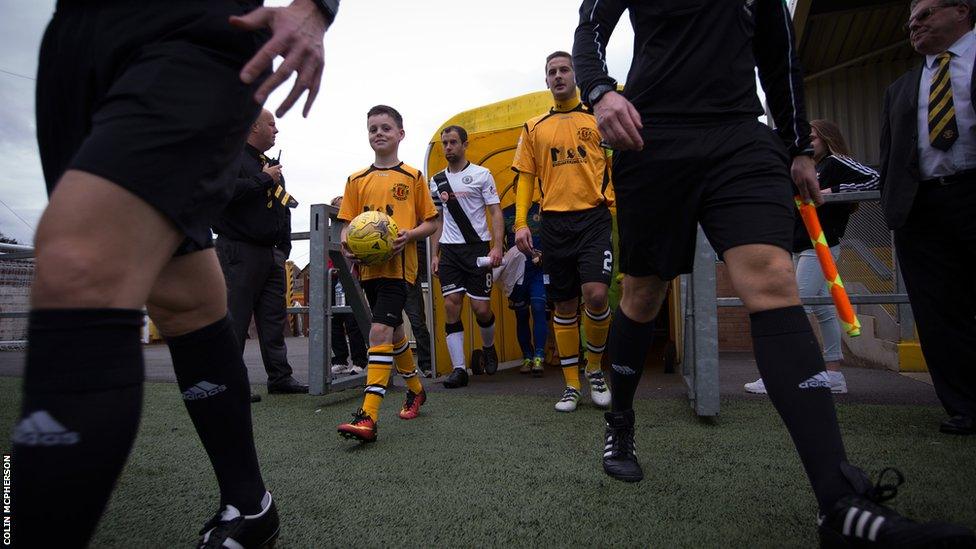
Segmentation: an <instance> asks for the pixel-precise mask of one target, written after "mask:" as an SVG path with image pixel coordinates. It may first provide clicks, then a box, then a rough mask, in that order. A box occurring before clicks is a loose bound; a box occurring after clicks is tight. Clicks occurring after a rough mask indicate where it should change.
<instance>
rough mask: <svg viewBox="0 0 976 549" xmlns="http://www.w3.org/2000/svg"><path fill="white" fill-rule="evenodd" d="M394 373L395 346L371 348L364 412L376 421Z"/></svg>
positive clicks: (375, 346)
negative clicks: (391, 374) (391, 375)
mask: <svg viewBox="0 0 976 549" xmlns="http://www.w3.org/2000/svg"><path fill="white" fill-rule="evenodd" d="M392 371H393V345H391V344H389V343H384V344H382V345H374V346H372V347H370V348H369V366H367V367H366V389H365V393H366V397H365V398H363V411H365V412H366V413H367V414H369V417H371V418H373V421H376V418H378V417H379V414H380V404H381V403H382V402H383V396H384V395H386V386H387V385H388V384H389V383H390V373H391V372H392Z"/></svg>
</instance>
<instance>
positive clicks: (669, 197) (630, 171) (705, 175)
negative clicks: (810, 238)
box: [613, 120, 796, 280]
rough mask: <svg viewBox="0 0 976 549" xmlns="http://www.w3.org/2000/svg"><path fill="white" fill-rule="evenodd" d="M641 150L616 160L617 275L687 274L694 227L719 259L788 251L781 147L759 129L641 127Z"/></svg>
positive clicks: (790, 218) (744, 124)
mask: <svg viewBox="0 0 976 549" xmlns="http://www.w3.org/2000/svg"><path fill="white" fill-rule="evenodd" d="M641 136H642V137H643V138H644V149H643V150H641V151H615V152H614V157H613V185H614V191H615V193H616V198H617V227H618V231H619V233H620V234H619V236H620V242H619V245H620V250H619V253H620V272H622V273H626V274H629V275H632V276H649V275H656V276H658V277H660V278H661V279H663V280H670V279H672V278H674V277H675V276H677V275H679V274H681V273H690V272H691V269H692V266H693V264H694V254H695V240H696V238H697V226H698V224H699V223H700V224H701V226H702V228H703V229H704V231H705V235H706V236H707V237H708V240H709V242H710V243H711V244H712V247H713V248H714V249H715V251H716V252H717V253H718V254H719V257H722V254H724V253H725V252H726V251H727V250H729V249H730V248H733V247H736V246H741V245H743V244H771V245H774V246H778V247H780V248H783V249H784V250H786V251H787V252H789V251H790V250H791V249H792V246H793V223H794V218H795V210H796V206H795V205H794V202H793V189H794V187H793V182H792V179H791V177H790V174H789V168H788V166H789V162H790V160H789V157H788V156H787V153H786V148H785V147H784V146H783V143H782V142H781V141H780V140H779V138H778V137H777V136H776V134H775V133H773V130H771V129H770V128H769V127H768V126H766V125H765V124H762V123H760V122H759V121H757V120H745V121H735V122H730V123H726V124H716V123H714V122H713V123H709V124H697V125H695V124H688V123H680V124H679V123H673V124H664V123H657V124H655V123H653V122H651V123H645V124H644V129H643V130H641Z"/></svg>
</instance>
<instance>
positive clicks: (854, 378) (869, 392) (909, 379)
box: [0, 338, 939, 405]
mask: <svg viewBox="0 0 976 549" xmlns="http://www.w3.org/2000/svg"><path fill="white" fill-rule="evenodd" d="M287 345H288V360H289V362H290V363H291V365H292V368H294V370H295V377H296V378H297V379H299V380H300V381H303V382H304V381H306V380H307V379H308V339H306V338H289V339H288V340H287ZM24 356H25V353H24V352H23V351H4V352H0V376H20V375H21V373H22V371H23V364H24ZM145 358H146V379H147V380H149V381H161V382H174V381H175V378H174V376H173V368H172V364H171V362H170V355H169V349H168V348H167V347H166V345H158V344H157V345H147V346H146V348H145ZM244 362H245V364H247V368H248V375H249V378H250V380H251V383H253V384H255V385H264V384H265V383H267V379H268V378H267V375H266V374H265V372H264V367H263V365H262V363H261V353H260V351H259V349H258V344H257V341H255V340H248V342H247V346H246V348H245V351H244ZM719 365H720V373H719V382H720V391H721V395H722V398H752V399H765V398H766V397H765V396H764V395H750V394H748V393H746V392H745V391H744V390H743V388H742V385H743V384H744V383H747V382H750V381H754V380H755V379H756V378H758V377H759V374H758V371H757V370H756V363H755V360H754V359H753V357H752V354H751V353H732V352H729V353H722V354H721V357H720V362H719ZM518 366H519V363H517V362H509V363H506V364H504V365H502V369H501V370H499V372H498V373H497V374H496V375H494V376H486V375H482V376H471V383H470V385H469V386H468V387H466V388H463V389H453V391H457V392H466V393H471V394H527V395H541V396H551V397H552V398H553V399H554V402H555V399H558V398H559V396H561V395H562V389H563V381H562V374H561V372H560V371H559V369H558V368H552V367H550V368H547V369H546V372H545V375H544V376H543V377H542V378H533V377H531V376H527V375H520V374H519V373H518V368H517V367H518ZM844 375H845V376H846V377H847V385H848V388H849V390H850V392H849V393H848V394H846V395H836V399H837V401H838V402H856V403H874V404H921V405H938V404H939V401H938V399H937V398H936V396H935V391H934V390H933V388H932V386H931V381H929V378H928V376H927V375H925V374H921V375H919V374H912V375H911V376H908V375H902V374H898V373H896V372H891V371H888V370H876V369H868V368H845V369H844ZM435 381H436V380H435ZM395 384H396V385H402V380H400V379H399V378H396V381H395ZM424 385H425V386H426V387H427V388H428V389H429V390H430V391H431V392H438V391H445V390H447V389H444V388H443V386H442V385H441V384H440V383H437V382H432V381H431V380H424ZM261 392H263V391H261ZM586 394H588V391H587V390H586V389H584V395H586ZM685 396H686V389H685V386H684V383H683V381H682V378H681V376H680V375H678V374H665V373H664V372H663V368H657V369H651V370H650V371H648V372H646V373H645V375H644V377H643V379H642V380H641V386H640V388H639V389H638V393H637V397H638V398H685ZM289 398H290V397H289ZM585 399H586V397H585V396H584V401H585Z"/></svg>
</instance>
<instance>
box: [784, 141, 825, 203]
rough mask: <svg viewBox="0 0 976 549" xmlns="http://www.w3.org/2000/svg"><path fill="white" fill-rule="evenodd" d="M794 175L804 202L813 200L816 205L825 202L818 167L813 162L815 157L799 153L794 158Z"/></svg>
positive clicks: (791, 170)
mask: <svg viewBox="0 0 976 549" xmlns="http://www.w3.org/2000/svg"><path fill="white" fill-rule="evenodd" d="M790 172H791V174H792V175H793V183H795V184H796V190H797V191H799V193H800V198H802V199H803V201H804V202H806V201H807V200H812V201H813V205H814V206H820V205H821V204H823V202H824V200H823V196H821V195H820V182H819V181H818V180H817V168H816V166H815V165H814V163H813V158H811V157H809V156H806V155H802V154H801V155H799V156H796V157H794V158H793V166H792V167H791V168H790Z"/></svg>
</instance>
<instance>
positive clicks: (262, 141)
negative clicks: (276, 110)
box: [247, 109, 278, 152]
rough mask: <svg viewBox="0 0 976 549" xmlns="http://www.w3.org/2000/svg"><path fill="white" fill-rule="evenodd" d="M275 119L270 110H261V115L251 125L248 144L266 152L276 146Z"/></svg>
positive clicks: (276, 131)
mask: <svg viewBox="0 0 976 549" xmlns="http://www.w3.org/2000/svg"><path fill="white" fill-rule="evenodd" d="M277 133H278V128H277V127H276V126H275V117H274V115H273V114H271V111H269V110H268V109H261V114H259V115H258V118H257V120H255V121H254V124H252V125H251V133H250V134H248V136H247V143H248V144H249V145H250V146H252V147H254V148H255V149H257V150H259V151H261V152H264V151H266V150H268V149H270V148H271V147H273V146H274V144H275V134H277Z"/></svg>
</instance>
